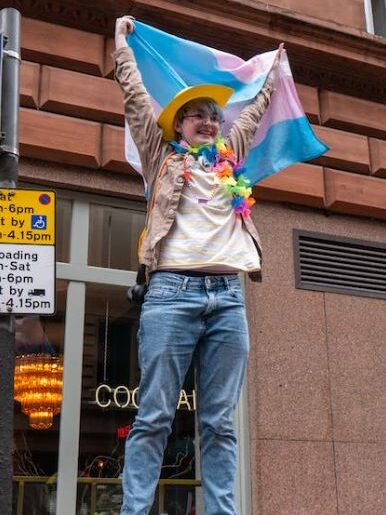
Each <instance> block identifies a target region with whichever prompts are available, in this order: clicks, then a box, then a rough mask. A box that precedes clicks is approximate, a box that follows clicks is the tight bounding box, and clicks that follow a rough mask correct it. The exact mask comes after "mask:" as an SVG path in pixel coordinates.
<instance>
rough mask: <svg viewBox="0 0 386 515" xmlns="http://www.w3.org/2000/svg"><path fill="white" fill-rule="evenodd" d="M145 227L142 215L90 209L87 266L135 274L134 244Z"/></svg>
mask: <svg viewBox="0 0 386 515" xmlns="http://www.w3.org/2000/svg"><path fill="white" fill-rule="evenodd" d="M144 223H145V213H144V212H143V211H134V210H129V209H123V208H116V207H109V206H101V205H91V206H90V236H89V249H88V255H89V265H93V266H100V267H107V268H118V269H122V270H136V269H137V267H138V260H137V246H138V245H137V243H138V238H139V236H140V234H141V231H142V229H143V226H144Z"/></svg>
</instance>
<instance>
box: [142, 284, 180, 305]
mask: <svg viewBox="0 0 386 515" xmlns="http://www.w3.org/2000/svg"><path fill="white" fill-rule="evenodd" d="M180 291H181V287H180V286H170V285H164V286H162V285H160V284H155V285H153V286H152V285H151V283H150V286H149V289H148V291H147V293H146V297H145V299H149V300H159V301H169V300H174V299H176V298H177V297H178V295H179V293H180Z"/></svg>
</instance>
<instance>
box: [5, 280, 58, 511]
mask: <svg viewBox="0 0 386 515" xmlns="http://www.w3.org/2000/svg"><path fill="white" fill-rule="evenodd" d="M66 292H67V285H66V283H65V282H64V281H58V282H57V312H56V314H55V316H53V317H39V316H26V317H17V318H16V331H15V345H16V348H15V350H16V367H15V397H16V398H17V400H15V411H14V445H15V450H14V511H13V513H14V514H15V515H16V514H17V515H21V514H23V515H54V514H55V505H56V503H55V497H56V474H57V468H58V447H59V425H60V409H61V399H60V398H58V396H60V397H61V384H60V383H61V369H60V363H62V356H63V347H64V322H65V304H66ZM31 385H33V387H34V390H33V391H31V389H30V386H31ZM48 392H50V393H52V396H55V402H53V401H52V399H51V400H50V398H49V396H48V395H46V394H47V393H48ZM37 396H38V397H39V407H40V411H37V410H36V408H37V403H36V398H37ZM54 406H55V407H56V410H55V412H54V413H52V412H51V411H52V409H53V407H54ZM41 408H46V409H41ZM56 412H58V413H57V414H56V415H55V413H56ZM52 415H53V416H52Z"/></svg>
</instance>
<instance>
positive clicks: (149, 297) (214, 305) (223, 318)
mask: <svg viewBox="0 0 386 515" xmlns="http://www.w3.org/2000/svg"><path fill="white" fill-rule="evenodd" d="M138 336H139V362H140V367H141V381H140V387H139V410H138V414H137V417H136V419H135V422H134V424H133V428H132V430H131V432H130V435H129V437H128V439H127V441H126V452H125V467H124V471H123V491H124V500H123V505H122V511H121V515H147V514H148V513H149V510H150V508H151V506H152V503H153V499H154V493H155V489H156V486H157V482H158V479H159V476H160V470H161V466H162V461H163V452H164V449H165V447H166V443H167V438H168V436H169V434H170V432H171V424H172V421H173V418H174V414H175V410H176V406H177V403H178V400H179V393H180V390H181V388H182V386H183V382H184V378H185V375H186V372H187V370H188V368H189V365H190V363H191V361H192V357H193V354H195V359H197V362H196V363H197V365H196V366H197V373H196V377H197V385H196V388H197V414H198V421H199V433H200V451H201V478H202V485H203V494H204V503H205V514H206V515H234V514H235V513H236V509H235V504H234V492H233V490H234V481H235V473H236V467H237V441H236V436H235V431H234V427H233V415H234V410H235V408H236V404H237V401H238V398H239V394H240V390H241V386H242V382H243V377H244V372H245V367H246V363H247V358H248V349H249V342H248V328H247V321H246V316H245V309H244V300H243V294H242V291H241V287H240V281H239V278H238V276H237V275H226V276H207V277H187V276H183V275H179V274H173V273H170V272H155V273H154V274H152V276H151V280H150V285H149V290H148V292H147V294H146V297H145V302H144V304H143V306H142V313H141V320H140V328H139V332H138Z"/></svg>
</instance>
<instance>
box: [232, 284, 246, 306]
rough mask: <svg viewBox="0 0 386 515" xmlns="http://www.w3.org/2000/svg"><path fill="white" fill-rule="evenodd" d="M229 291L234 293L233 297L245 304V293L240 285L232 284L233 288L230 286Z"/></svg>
mask: <svg viewBox="0 0 386 515" xmlns="http://www.w3.org/2000/svg"><path fill="white" fill-rule="evenodd" d="M229 292H230V294H231V295H232V297H234V298H235V299H237V300H238V301H239V302H242V303H243V304H244V293H243V290H242V289H241V287H240V286H232V287H231V288H229Z"/></svg>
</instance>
